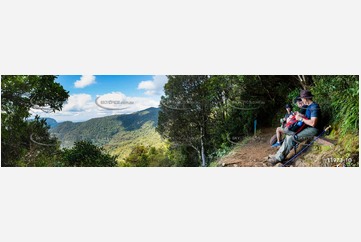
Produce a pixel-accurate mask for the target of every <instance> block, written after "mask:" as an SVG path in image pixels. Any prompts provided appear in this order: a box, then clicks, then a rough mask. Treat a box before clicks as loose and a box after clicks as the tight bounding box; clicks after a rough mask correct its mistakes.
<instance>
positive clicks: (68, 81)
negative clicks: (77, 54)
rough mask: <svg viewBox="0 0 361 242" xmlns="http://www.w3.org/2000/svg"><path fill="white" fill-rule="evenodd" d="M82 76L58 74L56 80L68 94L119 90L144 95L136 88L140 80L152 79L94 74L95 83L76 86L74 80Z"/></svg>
mask: <svg viewBox="0 0 361 242" xmlns="http://www.w3.org/2000/svg"><path fill="white" fill-rule="evenodd" d="M81 77H82V76H81V75H78V76H70V75H66V76H58V78H57V79H56V82H58V83H60V84H61V85H62V86H63V87H64V88H65V89H66V90H67V91H70V94H79V93H87V94H90V95H102V94H106V93H110V92H116V91H121V92H122V93H124V94H125V95H127V96H145V94H144V90H142V89H138V85H139V83H140V82H142V81H148V80H152V79H153V76H149V75H148V76H137V75H132V76H129V75H127V76H126V75H124V76H120V75H117V76H115V75H95V76H94V77H95V83H94V84H91V85H88V86H85V87H83V88H76V87H75V86H74V83H75V81H77V80H80V78H81Z"/></svg>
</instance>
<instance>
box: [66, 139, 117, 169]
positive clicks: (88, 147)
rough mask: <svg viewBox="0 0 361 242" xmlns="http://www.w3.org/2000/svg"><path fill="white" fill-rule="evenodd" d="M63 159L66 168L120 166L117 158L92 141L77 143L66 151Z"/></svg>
mask: <svg viewBox="0 0 361 242" xmlns="http://www.w3.org/2000/svg"><path fill="white" fill-rule="evenodd" d="M62 159H63V164H64V166H78V167H114V166H117V164H118V163H117V161H116V157H115V156H111V155H109V154H107V153H106V152H105V151H104V149H103V148H100V147H97V146H95V145H93V144H92V143H91V142H90V141H79V142H75V144H74V147H73V148H71V149H65V150H64V153H63V158H62Z"/></svg>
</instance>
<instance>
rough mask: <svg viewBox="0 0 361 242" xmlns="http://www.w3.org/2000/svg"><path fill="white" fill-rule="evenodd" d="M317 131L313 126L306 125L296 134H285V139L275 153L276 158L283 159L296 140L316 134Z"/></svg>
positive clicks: (300, 140) (299, 140) (302, 139)
mask: <svg viewBox="0 0 361 242" xmlns="http://www.w3.org/2000/svg"><path fill="white" fill-rule="evenodd" d="M317 132H318V130H317V129H315V128H313V127H308V128H306V129H304V130H302V131H301V132H299V133H298V134H297V135H294V136H291V135H286V139H285V141H284V142H283V144H282V146H281V148H280V149H279V150H278V151H277V153H276V155H275V158H276V160H278V161H283V160H284V159H285V158H286V156H287V155H288V153H290V151H291V149H292V148H293V147H294V146H295V145H296V142H302V141H304V140H305V139H309V138H312V137H313V136H315V135H316V134H317ZM295 140H296V141H295Z"/></svg>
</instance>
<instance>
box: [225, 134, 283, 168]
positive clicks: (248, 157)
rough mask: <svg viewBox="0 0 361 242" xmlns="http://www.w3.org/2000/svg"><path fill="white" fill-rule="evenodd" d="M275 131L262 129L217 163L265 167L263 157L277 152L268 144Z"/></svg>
mask: <svg viewBox="0 0 361 242" xmlns="http://www.w3.org/2000/svg"><path fill="white" fill-rule="evenodd" d="M275 131H276V130H275V129H274V128H267V129H262V130H261V132H260V134H258V135H257V136H255V137H252V138H251V139H250V140H249V141H248V142H247V143H246V144H241V145H238V146H236V147H235V148H234V149H233V150H232V151H231V152H230V153H229V154H228V155H226V156H225V157H223V158H221V159H220V160H219V161H218V163H219V164H220V165H222V166H245V167H250V166H256V167H262V166H267V164H266V162H265V157H267V156H268V155H271V154H275V153H276V152H277V148H272V147H271V146H270V144H269V140H270V138H271V137H272V135H274V134H275Z"/></svg>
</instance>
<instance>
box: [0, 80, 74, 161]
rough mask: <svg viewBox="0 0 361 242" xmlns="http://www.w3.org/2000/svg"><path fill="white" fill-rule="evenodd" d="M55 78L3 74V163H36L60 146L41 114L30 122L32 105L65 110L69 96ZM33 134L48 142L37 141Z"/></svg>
mask: <svg viewBox="0 0 361 242" xmlns="http://www.w3.org/2000/svg"><path fill="white" fill-rule="evenodd" d="M55 79H56V76H8V75H4V76H1V110H2V112H1V122H2V125H1V134H2V135H1V146H2V148H1V164H2V166H23V165H34V164H35V163H36V160H37V159H40V156H46V154H47V152H53V150H54V149H56V145H54V144H53V143H54V142H55V140H54V139H51V138H50V136H49V134H48V126H47V125H46V124H45V121H44V120H43V121H41V120H40V119H39V117H37V118H36V119H35V120H34V121H32V122H27V121H26V119H27V118H28V117H29V116H30V113H29V111H30V108H35V109H46V110H48V111H52V112H55V111H56V110H61V108H62V106H63V103H64V102H65V100H66V99H67V98H68V97H69V95H68V92H67V91H65V90H64V89H63V87H62V86H61V85H60V84H58V83H56V82H55ZM31 137H34V138H36V140H40V141H41V142H40V143H44V144H46V145H39V144H36V143H35V142H36V141H35V142H34V141H33V140H34V139H33V140H32V139H31ZM38 143H39V142H38ZM48 144H53V145H52V146H48ZM54 147H55V148H54Z"/></svg>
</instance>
